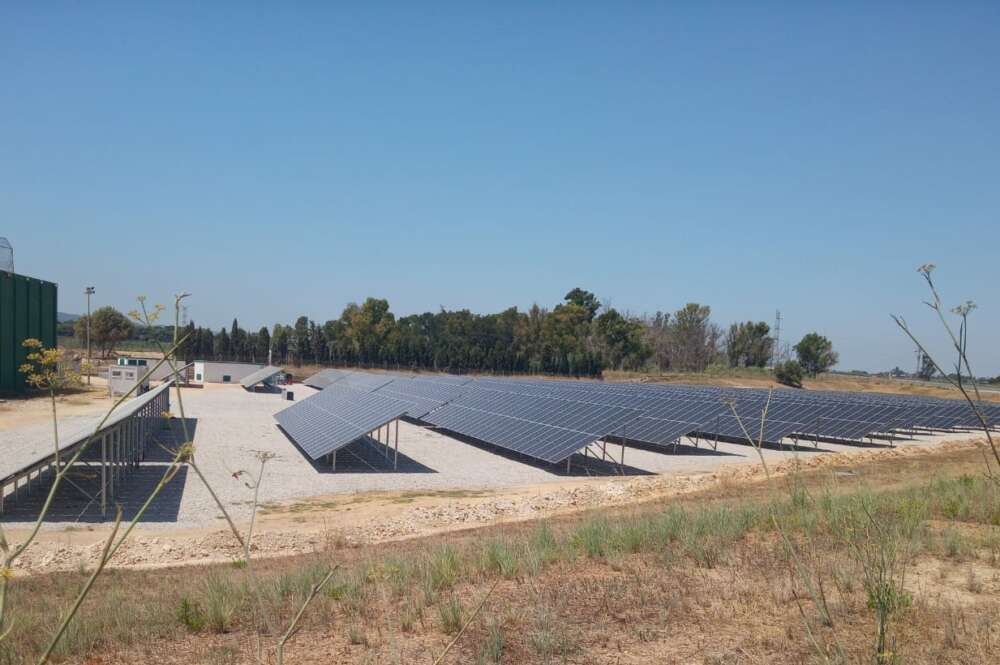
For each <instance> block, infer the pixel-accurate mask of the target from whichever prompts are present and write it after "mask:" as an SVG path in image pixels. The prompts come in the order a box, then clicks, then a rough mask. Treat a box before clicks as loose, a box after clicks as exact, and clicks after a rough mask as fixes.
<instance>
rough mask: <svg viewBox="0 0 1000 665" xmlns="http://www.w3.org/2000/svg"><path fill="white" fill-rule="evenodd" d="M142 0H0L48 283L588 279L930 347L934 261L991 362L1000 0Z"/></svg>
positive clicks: (4, 214)
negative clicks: (906, 331)
mask: <svg viewBox="0 0 1000 665" xmlns="http://www.w3.org/2000/svg"><path fill="white" fill-rule="evenodd" d="M142 4H147V3H120V4H106V3H81V2H74V3H34V2H21V3H10V2H8V3H4V4H3V5H2V6H0V235H2V236H7V237H8V238H10V240H11V241H12V243H13V244H14V246H15V248H16V252H17V254H16V260H17V268H18V271H19V272H23V273H26V274H31V275H35V276H38V277H43V278H47V279H52V280H54V281H57V282H58V283H59V285H60V288H61V292H60V309H61V310H62V311H67V312H77V313H78V312H80V311H82V310H83V308H84V299H83V296H82V290H83V287H84V286H85V285H91V284H92V285H94V286H96V287H97V294H98V295H97V298H96V300H95V303H96V304H98V305H100V304H112V305H115V306H117V307H119V308H123V309H128V308H130V306H131V299H132V297H133V296H134V295H135V294H137V293H145V294H147V295H148V296H149V297H150V298H151V299H153V300H158V301H166V300H168V299H169V297H170V294H171V293H173V292H174V291H178V290H181V289H185V290H189V291H191V292H193V293H194V295H195V297H194V298H193V299H192V300H191V306H190V316H191V318H193V319H194V320H195V321H196V322H197V323H199V324H209V325H212V326H213V327H218V326H221V325H228V324H229V323H230V322H231V321H232V318H233V317H234V316H237V317H239V319H240V322H241V323H242V324H244V325H245V326H248V327H258V326H260V325H262V324H272V323H274V322H275V321H282V322H287V321H289V320H291V319H293V318H294V317H295V316H297V315H299V314H307V315H309V316H310V317H312V318H315V319H317V320H320V321H322V320H325V319H327V318H333V317H335V316H337V315H339V313H340V310H341V309H342V308H343V306H344V305H345V304H346V303H348V302H350V301H356V300H361V299H364V298H365V297H366V296H369V295H373V296H380V297H385V298H388V299H389V301H390V304H391V306H392V309H393V311H394V312H396V313H397V314H409V313H413V312H419V311H425V310H436V309H437V308H438V307H439V306H444V307H447V308H459V307H468V308H470V309H472V310H474V311H493V310H499V309H501V308H504V307H507V306H509V305H517V306H519V307H521V308H526V307H528V306H530V305H531V304H532V303H533V302H538V303H539V304H543V305H549V306H551V305H554V304H556V303H557V302H559V301H560V299H561V298H562V296H563V295H564V294H565V293H566V291H568V290H569V289H570V288H572V287H574V286H581V287H583V288H586V289H589V290H592V291H594V292H596V293H597V294H598V295H599V296H600V297H601V298H602V299H608V300H610V301H611V302H612V304H613V305H614V306H616V307H618V308H619V309H626V310H629V311H631V312H633V313H653V312H655V311H656V310H660V309H662V310H674V309H677V308H678V307H680V306H682V305H683V304H684V303H685V302H689V301H698V302H702V303H705V304H708V305H711V307H712V311H713V318H714V319H715V320H716V321H717V322H718V323H720V324H723V325H728V324H729V323H730V322H731V321H734V320H741V319H742V320H745V319H763V320H766V321H769V322H771V321H773V319H774V312H775V310H776V309H779V308H780V309H781V311H782V314H783V316H784V327H783V331H782V333H783V336H784V337H785V338H786V339H789V338H795V339H797V338H798V337H800V336H801V335H802V334H803V333H805V332H807V331H809V330H817V331H819V332H821V333H823V334H825V335H827V336H829V337H830V338H831V339H833V341H834V344H835V346H836V348H837V349H839V350H840V352H841V359H842V362H841V365H840V368H841V369H853V368H861V369H872V370H876V369H883V368H890V367H892V366H893V365H897V364H898V365H901V366H903V367H904V368H906V369H911V368H912V367H913V365H914V354H913V349H912V347H911V346H910V345H909V344H908V343H906V341H905V340H904V339H903V338H902V337H901V334H900V333H898V332H897V331H896V330H895V329H894V327H893V324H892V323H891V321H890V320H889V313H890V312H897V313H902V314H904V315H906V316H908V318H909V319H910V320H911V322H912V323H913V324H914V325H915V326H917V327H918V328H919V329H921V330H926V331H932V330H934V328H933V321H932V319H931V318H930V316H929V312H927V311H924V310H923V309H921V306H920V304H919V302H920V299H921V298H922V297H923V296H924V291H923V289H922V285H921V283H920V281H919V277H918V275H917V273H916V272H915V269H916V267H917V266H918V265H919V264H921V263H923V262H925V261H934V262H935V263H937V264H938V266H939V270H938V273H939V279H940V280H941V283H942V286H943V287H944V291H945V294H946V297H947V299H948V300H949V302H958V301H959V300H964V299H966V298H971V299H973V300H975V301H977V302H978V303H979V305H980V309H979V311H978V312H976V314H975V328H974V330H973V334H972V337H971V342H972V346H973V347H974V351H975V353H974V356H973V359H974V361H975V362H976V364H977V365H978V371H979V372H980V373H983V374H986V373H990V374H997V373H1000V347H998V346H997V344H996V340H997V339H998V331H1000V296H998V289H997V276H998V274H1000V271H998V261H997V259H998V255H1000V243H998V241H1000V219H998V213H1000V75H998V69H997V67H998V63H1000V3H996V2H981V3H977V2H963V3H944V2H939V3H921V2H886V3H860V2H859V3H801V2H788V3H754V4H755V5H756V6H755V7H753V8H751V7H748V4H749V3H736V2H733V3H718V4H710V3H662V2H650V3H629V4H628V5H627V6H626V5H622V4H621V3H611V2H606V3H586V2H567V3H560V4H557V3H528V2H504V3H496V2H492V3H469V2H461V3H459V2H455V3H411V2H400V3H386V2H372V3H360V2H359V3H321V2H315V3H308V2H302V3H256V4H255V3H236V2H229V3H227V2H216V3H191V4H188V3H182V2H171V3H158V6H157V7H153V8H150V7H144V6H140V5H142ZM823 4H825V5H827V6H821V5H823ZM206 5H209V6H206ZM539 5H545V6H544V7H542V6H539ZM671 5H672V6H671ZM806 5H809V6H806ZM832 5H836V6H832ZM929 337H930V338H931V339H932V340H933V344H934V346H935V348H937V349H940V348H941V346H940V336H938V335H929ZM988 341H989V342H991V343H992V348H988V347H987V342H988Z"/></svg>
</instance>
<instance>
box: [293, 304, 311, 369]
mask: <svg viewBox="0 0 1000 665" xmlns="http://www.w3.org/2000/svg"><path fill="white" fill-rule="evenodd" d="M288 350H289V351H290V352H291V353H292V360H293V361H294V362H295V365H296V366H299V365H301V364H302V362H303V360H305V359H306V358H308V357H309V356H310V353H309V317H307V316H300V317H299V318H297V319H295V327H294V328H293V329H292V334H291V336H290V337H289V340H288Z"/></svg>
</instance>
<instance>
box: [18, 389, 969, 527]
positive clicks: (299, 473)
mask: <svg viewBox="0 0 1000 665" xmlns="http://www.w3.org/2000/svg"><path fill="white" fill-rule="evenodd" d="M295 392H296V397H297V399H299V400H301V399H304V398H305V397H307V396H308V395H310V394H312V393H313V392H315V391H313V390H312V389H311V388H309V387H307V386H303V385H296V386H295ZM183 399H184V406H185V413H186V415H187V417H188V418H189V419H191V421H189V422H190V424H192V425H193V426H194V432H195V433H194V442H195V449H196V459H197V461H198V465H199V468H200V469H201V470H202V471H203V472H204V474H205V476H206V478H207V480H208V482H209V483H210V484H211V486H212V487H213V489H214V490H215V491H216V493H217V494H218V495H219V497H220V499H221V500H222V501H223V502H224V503H225V505H226V506H227V508H228V509H231V510H232V512H233V516H234V517H235V518H238V519H242V518H244V517H245V516H246V515H247V514H248V511H249V505H250V504H251V501H252V498H253V492H252V490H251V489H250V488H249V487H247V482H248V481H249V480H250V479H251V476H249V475H243V474H238V472H239V471H247V472H251V473H253V474H256V472H257V469H258V467H259V463H258V462H257V455H258V454H259V453H269V454H273V455H274V458H273V459H271V460H270V461H269V462H268V463H267V465H266V474H265V477H264V481H263V483H262V487H261V491H260V501H261V502H262V503H267V502H275V501H283V500H288V499H295V498H306V497H314V496H321V495H330V494H342V493H358V492H371V491H390V492H392V491H411V490H444V489H449V490H451V489H457V490H481V489H495V488H504V487H516V486H525V485H539V484H543V483H566V482H567V481H573V480H574V479H579V480H585V479H586V478H588V477H589V476H595V475H597V476H601V475H612V474H617V468H616V467H611V466H610V465H607V464H602V463H600V462H596V461H594V460H593V459H590V460H585V459H584V458H583V457H582V456H577V457H576V458H574V463H573V465H572V467H571V469H570V471H569V473H567V472H566V467H565V465H560V466H558V467H546V466H540V465H536V464H533V463H530V462H529V461H527V460H524V459H518V458H515V457H513V456H510V455H506V454H503V453H501V452H498V451H496V450H493V449H488V448H487V447H483V446H479V445H473V444H470V443H467V442H463V441H460V440H458V439H455V438H452V437H450V436H446V435H444V434H442V433H439V432H437V431H434V430H432V429H428V428H423V427H418V426H415V425H411V424H409V423H400V426H399V453H400V463H399V469H398V470H397V471H393V469H392V465H391V462H386V460H385V459H384V458H383V457H382V455H381V454H380V453H378V452H377V451H376V450H375V449H374V448H373V447H372V446H370V445H364V444H352V446H351V447H350V448H348V449H344V450H342V451H341V452H340V453H339V454H338V465H337V470H336V471H335V472H333V471H331V470H330V469H329V467H325V466H317V465H314V464H313V463H312V462H311V461H310V460H309V459H308V458H307V457H306V456H305V455H304V454H303V453H301V452H300V451H299V450H298V448H297V447H296V446H295V445H294V444H293V443H292V442H291V441H290V440H289V439H288V438H287V437H286V436H285V435H284V434H283V433H282V431H281V430H280V429H279V428H278V427H277V425H276V423H275V421H274V418H273V415H274V414H275V413H276V412H278V411H280V410H282V409H284V408H286V407H288V406H290V403H289V402H285V401H282V400H281V399H280V398H279V396H278V395H275V394H268V393H248V392H246V391H244V390H243V389H242V388H241V387H240V386H208V387H206V388H203V389H186V390H184V393H183ZM171 400H172V401H171V410H172V411H173V413H174V414H179V412H180V409H179V405H178V404H177V400H176V397H175V393H171ZM89 420H91V419H88V418H75V419H72V420H71V419H67V420H66V421H65V422H61V423H60V426H61V427H64V428H65V429H66V431H70V430H72V431H77V430H79V429H80V428H81V427H82V426H84V425H85V424H87V422H88V421H89ZM175 429H176V428H175ZM47 437H48V428H47V427H41V426H31V427H25V428H21V429H17V430H13V431H11V432H4V433H3V434H2V435H0V454H2V459H0V475H5V474H6V473H9V472H10V471H13V470H14V469H15V468H16V467H17V461H18V460H19V459H20V458H21V457H26V458H27V457H34V456H36V455H37V454H38V453H40V452H42V451H43V450H44V448H45V447H47V446H48V445H50V444H48V443H46V442H47V441H48V440H49V439H48V438H47ZM945 438H955V436H954V435H948V436H937V437H931V436H927V437H921V438H920V439H919V440H911V441H903V442H901V444H900V445H904V446H905V445H928V444H931V443H934V442H936V441H940V440H943V439H945ZM856 449H857V447H855V446H844V445H836V444H828V443H821V444H820V450H819V451H814V450H812V446H811V444H809V445H808V446H806V447H804V448H801V449H800V452H799V454H800V455H801V456H802V457H805V458H808V457H811V456H814V455H818V454H824V452H840V451H846V450H856ZM607 450H608V453H609V454H610V455H611V456H613V457H614V458H615V459H616V460H617V459H619V457H620V455H621V452H622V449H621V447H620V446H615V445H608V446H607ZM764 454H765V457H766V458H768V459H769V460H774V461H778V460H783V459H787V458H788V457H789V456H790V453H789V452H787V451H779V450H766V451H764ZM166 461H167V457H166V454H165V453H162V451H161V452H160V453H159V455H158V454H157V451H155V450H153V451H151V455H150V458H149V460H148V462H149V467H150V468H149V469H148V470H147V471H148V473H147V474H146V475H145V476H144V475H143V473H142V472H140V473H137V474H135V477H136V478H137V479H136V480H133V481H130V482H129V483H126V485H125V488H126V492H125V494H124V495H123V499H122V500H123V502H124V503H129V502H133V503H134V504H135V505H138V502H139V500H140V498H141V496H142V495H143V491H142V489H143V488H145V487H151V486H152V484H153V483H155V480H156V478H158V477H159V474H160V473H162V465H163V464H165V462H166ZM757 461H758V458H757V454H756V452H755V451H754V450H753V449H752V448H751V447H749V446H747V445H740V444H731V443H720V444H719V446H718V451H711V450H706V449H705V448H704V444H702V447H701V449H695V448H694V447H693V446H681V447H679V448H678V450H677V452H675V453H667V454H665V453H663V452H654V451H650V450H643V449H637V448H632V447H629V448H626V450H625V465H626V467H627V468H626V472H627V473H628V474H635V475H642V474H689V473H700V472H710V471H713V470H715V469H717V468H718V467H720V466H721V465H730V464H740V463H753V462H757ZM170 490H171V491H169V492H166V493H165V496H164V499H163V501H161V502H159V504H158V506H157V507H156V510H154V511H153V513H152V514H151V515H150V516H149V518H148V520H147V521H148V523H145V524H143V528H164V527H166V528H186V527H211V526H218V525H220V520H221V515H219V511H218V510H217V508H216V506H215V504H214V502H213V500H212V498H211V496H210V494H209V492H208V490H207V489H206V488H205V486H204V485H203V483H201V481H200V480H199V479H198V478H197V476H196V475H195V474H194V473H193V472H186V473H184V474H181V475H180V476H178V478H177V479H176V480H175V481H174V483H173V487H171V488H170ZM39 494H41V493H40V492H38V491H37V489H36V492H35V495H34V496H38V495H39ZM24 505H25V506H26V507H25V509H24V510H23V511H22V512H21V513H18V512H17V511H16V510H15V511H10V510H8V513H7V514H5V515H4V521H13V522H19V521H26V520H27V519H29V518H30V510H29V508H28V506H29V505H30V504H28V503H24ZM126 513H128V510H126ZM127 517H128V514H126V518H127ZM98 519H99V517H95V518H94V521H96V520H98ZM72 521H75V520H74V519H72V518H71V517H70V516H69V515H68V514H67V516H66V517H65V518H64V519H60V522H58V523H53V524H51V527H60V526H65V523H66V522H72Z"/></svg>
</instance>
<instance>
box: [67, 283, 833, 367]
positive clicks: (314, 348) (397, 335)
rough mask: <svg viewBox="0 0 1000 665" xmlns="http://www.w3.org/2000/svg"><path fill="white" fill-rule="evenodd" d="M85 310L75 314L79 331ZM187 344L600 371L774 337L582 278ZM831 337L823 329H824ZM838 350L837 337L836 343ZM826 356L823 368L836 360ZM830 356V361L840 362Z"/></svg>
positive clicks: (759, 349) (129, 331)
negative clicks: (553, 294) (495, 297)
mask: <svg viewBox="0 0 1000 665" xmlns="http://www.w3.org/2000/svg"><path fill="white" fill-rule="evenodd" d="M92 316H93V324H92V327H91V337H92V339H93V340H95V343H96V344H97V345H98V346H99V348H104V349H107V348H110V346H113V344H114V343H115V342H116V341H120V340H121V339H129V338H140V339H145V340H148V341H153V340H159V341H161V342H169V341H170V340H171V339H172V335H173V328H172V327H171V326H153V327H152V328H135V327H133V326H131V324H130V323H129V321H128V319H127V318H126V317H125V316H124V315H122V314H120V313H118V312H117V311H116V310H114V309H113V308H110V307H105V308H101V309H99V310H96V311H95V312H94V313H93V315H92ZM85 327H86V317H83V318H81V319H79V320H77V321H76V322H75V331H76V334H77V336H78V337H80V338H82V334H83V332H84V329H85ZM185 332H186V333H187V335H188V338H187V341H186V343H185V344H184V345H183V347H182V348H181V349H180V355H181V356H182V357H183V358H185V359H186V360H194V359H208V360H228V361H241V362H255V363H264V362H267V361H268V360H269V359H270V361H271V362H272V363H274V364H291V365H303V364H328V365H360V366H369V367H390V368H397V367H398V368H413V369H430V370H437V371H451V372H493V373H505V374H506V373H539V374H558V375H567V376H599V375H600V374H601V373H602V372H603V371H605V370H608V369H614V370H631V371H642V370H650V369H652V370H661V371H678V372H701V371H704V370H706V369H707V368H709V367H711V366H718V365H725V366H729V367H765V366H767V365H768V364H769V363H770V361H771V360H772V356H773V351H774V338H773V337H772V336H771V334H770V327H769V326H768V324H767V323H765V322H763V321H757V322H754V321H747V322H740V323H734V324H732V325H731V326H729V327H728V329H725V330H724V329H723V328H722V327H720V326H719V325H717V324H716V323H714V322H713V321H712V320H711V308H710V307H709V306H707V305H702V304H698V303H688V304H687V305H685V306H684V307H682V308H680V309H679V310H677V311H676V312H657V313H656V314H655V315H654V316H649V317H640V316H634V315H631V314H629V313H627V312H620V311H618V310H617V309H615V308H614V307H610V306H606V305H604V304H602V303H601V302H600V301H599V300H598V298H597V297H596V296H595V295H594V294H593V293H591V292H590V291H586V290H583V289H580V288H575V289H573V290H572V291H570V292H569V293H567V294H566V296H565V298H564V301H563V302H562V303H560V304H558V305H556V306H555V307H553V308H552V309H548V308H545V307H541V306H539V305H533V306H532V307H531V308H529V309H528V310H527V311H520V310H518V309H517V308H516V307H511V308H509V309H506V310H504V311H502V312H499V313H495V314H476V313H473V312H471V311H469V310H468V309H462V310H453V311H449V310H445V309H442V310H441V311H438V312H425V313H423V314H413V315H410V316H403V317H396V316H395V315H394V314H393V313H392V311H391V310H390V308H389V303H388V301H387V300H385V299H380V298H368V299H367V300H365V301H364V302H363V303H360V304H358V303H351V304H349V305H348V306H347V307H345V308H344V310H343V312H342V313H341V315H340V317H339V318H336V319H330V320H327V321H325V322H323V323H319V322H317V321H315V320H312V319H310V318H309V317H307V316H300V317H298V318H297V319H296V320H295V321H294V322H293V323H291V324H281V323H278V324H275V325H274V326H272V327H271V328H270V329H269V328H268V327H266V326H264V327H261V328H260V329H259V330H257V331H253V330H245V329H244V328H242V327H241V326H240V325H239V322H238V320H236V319H233V322H232V325H231V326H229V327H228V328H221V329H219V330H212V329H210V328H205V327H201V326H197V325H195V323H194V322H191V323H189V324H187V326H186V329H185ZM822 339H825V338H822ZM830 350H831V352H832V346H831V349H830ZM835 355H836V354H833V357H832V358H829V357H828V358H826V362H827V363H828V364H827V365H826V366H824V367H821V368H818V369H817V368H815V367H810V368H809V373H812V372H813V370H814V369H816V371H822V370H824V369H827V368H828V367H829V366H832V364H833V363H835V362H836V358H835ZM831 361H832V362H831Z"/></svg>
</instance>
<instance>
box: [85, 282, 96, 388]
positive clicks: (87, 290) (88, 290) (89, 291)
mask: <svg viewBox="0 0 1000 665" xmlns="http://www.w3.org/2000/svg"><path fill="white" fill-rule="evenodd" d="M83 292H84V293H85V294H87V385H88V386H89V385H90V375H91V374H92V373H93V367H92V366H91V364H90V296H92V295H94V287H92V286H88V287H87V288H85V289H84V290H83Z"/></svg>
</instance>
